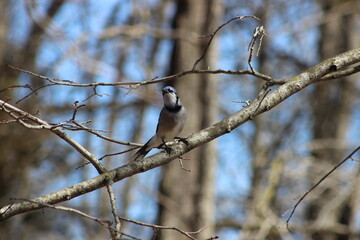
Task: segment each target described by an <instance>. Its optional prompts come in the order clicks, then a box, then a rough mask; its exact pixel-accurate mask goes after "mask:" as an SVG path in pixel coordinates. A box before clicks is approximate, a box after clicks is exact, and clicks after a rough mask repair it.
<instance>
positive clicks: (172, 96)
mask: <svg viewBox="0 0 360 240" xmlns="http://www.w3.org/2000/svg"><path fill="white" fill-rule="evenodd" d="M162 95H163V98H164V105H165V106H167V107H170V108H172V107H174V106H177V105H178V104H179V97H178V95H177V92H176V90H175V88H173V87H170V86H166V87H164V88H163V90H162Z"/></svg>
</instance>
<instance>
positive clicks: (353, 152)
mask: <svg viewBox="0 0 360 240" xmlns="http://www.w3.org/2000/svg"><path fill="white" fill-rule="evenodd" d="M359 150H360V146H358V147H357V148H356V149H355V150H354V151H352V152H351V153H350V154H349V155H348V156H347V157H346V158H344V159H343V160H342V161H341V162H339V163H338V164H337V165H335V166H334V167H333V168H332V169H331V170H330V171H329V172H328V173H326V174H325V175H324V176H323V177H322V178H320V180H319V181H318V182H317V183H315V185H314V186H312V187H311V188H310V189H309V190H307V191H306V192H305V193H304V194H303V195H302V196H301V197H300V199H299V200H298V201H297V202H296V204H295V205H294V206H293V207H292V211H291V213H290V216H289V217H288V219H287V220H286V228H287V229H288V231H289V232H291V231H290V229H289V222H290V219H291V218H292V216H293V215H294V213H295V210H296V208H297V207H298V205H299V204H300V203H301V202H302V201H303V200H304V198H305V197H306V196H307V195H308V194H309V193H310V192H312V191H313V190H314V189H315V188H316V187H317V186H319V185H320V184H321V183H322V182H323V181H324V180H325V179H326V178H327V177H328V176H330V174H332V173H333V172H334V171H335V170H336V169H338V168H339V167H340V166H341V165H343V164H344V163H345V162H346V161H347V160H349V159H352V156H353V155H354V154H355V153H356V152H357V151H359Z"/></svg>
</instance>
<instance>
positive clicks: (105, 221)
mask: <svg viewBox="0 0 360 240" xmlns="http://www.w3.org/2000/svg"><path fill="white" fill-rule="evenodd" d="M10 200H17V201H25V202H30V203H34V204H38V205H41V206H43V207H47V208H52V209H56V210H60V211H66V212H71V213H75V214H77V215H80V216H82V217H84V218H87V219H90V220H93V221H95V222H97V223H98V224H100V225H101V226H103V227H106V228H107V229H109V231H110V232H116V233H117V234H119V235H124V236H126V237H130V238H132V239H136V240H140V239H139V238H135V237H133V236H131V235H128V234H126V233H123V232H120V231H119V230H118V229H114V228H112V227H111V225H112V222H111V221H110V220H108V219H99V218H96V217H93V216H91V215H89V214H87V213H84V212H82V211H80V210H78V209H75V208H71V207H65V206H62V205H58V204H56V205H55V204H47V203H42V202H37V201H33V200H30V199H22V198H11V199H10Z"/></svg>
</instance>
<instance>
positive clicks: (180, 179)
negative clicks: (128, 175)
mask: <svg viewBox="0 0 360 240" xmlns="http://www.w3.org/2000/svg"><path fill="white" fill-rule="evenodd" d="M221 15H222V6H221V1H219V0H211V1H209V0H198V1H191V0H178V1H177V13H176V16H175V19H174V25H173V28H174V29H176V30H180V31H183V32H184V34H183V35H184V36H183V38H184V39H186V38H191V36H193V35H195V36H196V35H197V36H201V35H203V34H209V33H210V32H212V31H214V30H215V29H216V27H217V26H218V25H219V24H220V19H221ZM191 40H192V41H191V42H189V41H184V40H183V39H181V40H180V39H177V40H175V42H174V48H173V52H172V61H171V66H170V74H173V73H178V72H181V71H184V70H187V69H191V68H192V66H193V64H194V62H195V60H196V59H198V58H199V57H200V56H201V54H202V52H203V50H204V49H205V46H206V44H207V40H208V39H205V40H198V39H191ZM216 61H217V52H216V41H213V42H212V46H211V47H210V48H209V50H208V52H207V54H206V56H205V58H204V59H203V61H202V62H201V63H200V64H199V65H198V68H199V69H207V68H208V67H210V68H216ZM214 78H215V76H210V75H189V76H188V77H186V78H184V79H181V80H179V81H175V82H173V85H174V86H175V87H176V89H177V90H178V93H179V95H180V98H181V99H182V101H183V102H184V105H185V106H186V108H187V110H188V119H187V122H186V125H185V129H184V131H183V133H182V134H181V135H182V136H187V135H189V134H191V133H193V132H197V131H198V130H200V129H202V128H204V127H208V126H210V124H212V123H214V122H215V121H216V119H217V116H218V99H217V84H218V81H217V80H216V79H214ZM184 157H186V158H190V159H191V160H190V161H186V160H184V161H183V164H184V166H185V167H186V168H188V169H190V170H191V172H186V171H184V170H182V169H181V167H180V165H179V162H178V161H174V162H172V163H171V164H168V165H166V166H165V167H164V168H163V176H162V179H161V183H160V194H161V196H162V198H160V199H167V200H166V201H160V206H159V208H160V212H159V224H161V225H168V226H177V227H179V228H181V229H184V230H185V231H197V230H199V229H200V228H203V227H205V226H207V228H206V229H205V230H203V231H202V232H201V233H200V234H199V238H206V237H211V236H212V234H213V233H214V217H215V212H214V207H215V205H214V204H215V201H214V200H215V196H214V194H215V182H214V177H215V167H216V162H217V150H216V143H215V142H211V143H208V144H207V145H205V146H203V147H200V148H197V149H196V150H194V151H192V152H191V153H190V154H188V155H186V156H184ZM175 234H176V235H175ZM175 236H176V237H175ZM158 239H182V238H181V237H180V236H178V235H177V233H175V232H173V231H162V232H161V233H160V234H159V235H158Z"/></svg>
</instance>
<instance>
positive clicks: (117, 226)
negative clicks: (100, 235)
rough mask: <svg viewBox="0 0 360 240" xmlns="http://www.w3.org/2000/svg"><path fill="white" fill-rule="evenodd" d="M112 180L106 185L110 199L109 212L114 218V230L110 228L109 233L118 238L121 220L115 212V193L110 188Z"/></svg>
mask: <svg viewBox="0 0 360 240" xmlns="http://www.w3.org/2000/svg"><path fill="white" fill-rule="evenodd" d="M112 184H113V181H110V182H109V184H108V185H107V186H106V189H107V192H108V194H109V199H110V206H111V213H112V215H113V217H114V220H115V231H112V230H110V234H111V235H112V236H113V238H114V239H120V235H119V233H120V229H121V222H120V218H119V216H118V214H117V207H116V199H115V194H114V191H113V188H112Z"/></svg>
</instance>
